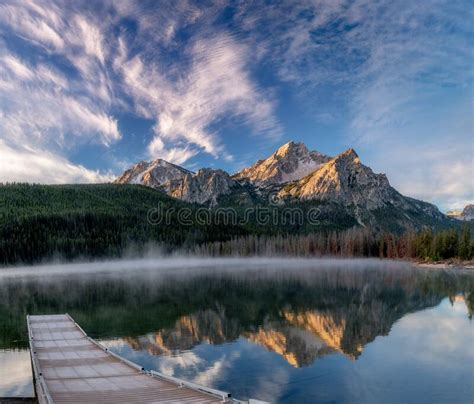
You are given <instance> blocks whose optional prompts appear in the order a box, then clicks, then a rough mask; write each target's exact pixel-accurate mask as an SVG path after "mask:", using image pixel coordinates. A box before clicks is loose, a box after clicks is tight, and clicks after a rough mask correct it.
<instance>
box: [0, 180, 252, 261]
mask: <svg viewBox="0 0 474 404" xmlns="http://www.w3.org/2000/svg"><path fill="white" fill-rule="evenodd" d="M158 206H161V207H162V208H163V209H164V210H167V211H170V212H172V209H173V208H174V209H175V211H177V210H178V209H179V208H180V207H184V206H188V204H186V203H183V202H180V201H177V200H175V199H172V198H170V197H168V196H166V195H164V194H163V193H161V192H159V191H156V190H154V189H150V188H147V187H144V186H140V185H112V184H97V185H58V186H55V185H50V186H44V185H27V184H13V185H3V186H0V264H3V265H5V264H13V263H19V262H24V263H32V262H37V261H39V260H43V259H51V258H53V257H58V258H65V259H72V258H78V257H113V256H120V255H121V254H122V253H124V251H125V250H126V249H127V248H129V249H130V248H133V249H137V251H138V252H139V251H140V249H141V248H142V247H143V246H144V245H145V244H146V243H148V242H155V243H160V245H162V247H163V248H165V249H166V248H171V247H173V246H181V245H185V244H186V243H191V242H192V243H195V242H206V241H207V242H209V241H213V240H226V239H230V238H231V237H232V236H236V235H241V234H245V233H244V232H243V230H242V229H240V228H238V227H237V226H224V225H219V224H206V225H199V224H197V223H194V224H193V225H191V226H183V225H179V223H178V221H177V220H175V219H176V213H175V214H173V213H171V216H172V220H170V222H169V223H158V224H153V225H152V224H150V223H149V222H148V220H147V214H148V212H149V210H150V209H152V208H155V207H158Z"/></svg>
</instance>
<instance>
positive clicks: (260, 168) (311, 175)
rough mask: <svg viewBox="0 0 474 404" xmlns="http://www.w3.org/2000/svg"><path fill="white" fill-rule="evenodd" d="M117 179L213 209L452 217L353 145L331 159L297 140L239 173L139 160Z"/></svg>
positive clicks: (413, 219) (374, 220)
mask: <svg viewBox="0 0 474 404" xmlns="http://www.w3.org/2000/svg"><path fill="white" fill-rule="evenodd" d="M157 162H158V163H157ZM168 171H169V172H168ZM115 183H119V184H120V183H122V184H123V183H140V184H142V185H146V186H150V187H152V188H155V189H158V190H161V191H163V192H165V193H167V194H168V195H169V196H172V197H174V198H177V199H180V200H183V201H185V202H190V203H196V204H200V205H204V206H208V207H216V206H224V205H225V206H229V205H230V206H234V205H239V206H240V205H248V204H252V203H255V201H257V202H258V203H259V204H269V203H270V204H271V203H272V201H273V200H275V199H276V200H277V201H278V203H280V204H287V205H290V204H293V205H294V204H295V203H296V204H298V203H305V204H308V203H309V204H312V205H314V206H322V207H323V209H325V211H326V213H330V211H331V209H333V210H335V212H336V211H338V212H339V211H340V210H341V209H342V210H344V211H345V212H346V213H347V214H349V215H350V216H352V217H353V218H354V220H355V221H356V222H357V223H358V224H359V225H361V226H366V225H372V226H373V225H377V224H380V221H381V220H382V219H381V216H383V215H385V216H390V215H391V213H390V212H391V211H393V215H392V216H393V217H396V218H397V219H396V221H397V222H398V225H399V226H400V227H402V228H405V229H406V228H410V227H415V228H418V227H420V225H421V226H422V225H423V223H429V222H431V221H432V220H445V219H447V218H446V216H445V215H444V214H442V213H441V212H440V211H439V209H438V208H437V207H436V206H435V205H432V204H430V203H428V202H424V201H419V200H416V199H414V198H410V197H406V196H403V195H402V194H400V193H399V192H398V191H397V190H396V189H395V188H393V187H392V186H391V185H390V182H389V180H388V178H387V176H386V175H385V174H380V173H379V174H378V173H374V172H373V170H372V169H371V168H370V167H368V166H366V165H364V164H362V162H361V159H360V157H359V155H358V154H357V152H356V151H355V150H354V149H353V148H349V149H347V150H345V151H343V152H341V153H339V154H338V155H336V156H334V157H330V156H327V155H324V154H322V153H320V152H318V151H310V150H308V148H307V147H306V146H305V145H304V144H303V143H297V142H294V141H290V142H288V143H286V144H284V145H283V146H281V147H279V148H278V149H277V150H276V151H275V152H274V153H273V154H272V155H270V156H269V157H267V158H266V159H262V160H258V161H257V162H255V163H254V164H252V165H251V166H249V167H247V168H244V169H242V170H240V171H238V172H237V173H235V174H234V175H230V174H229V173H227V172H226V171H224V170H220V169H211V168H203V169H200V170H199V171H197V172H192V171H189V170H186V169H184V168H182V167H179V166H176V165H174V164H172V163H168V162H166V161H164V160H160V159H158V160H154V161H153V162H150V163H146V162H140V163H138V164H136V165H135V166H133V167H132V168H130V169H129V170H127V171H125V172H124V173H123V174H122V175H121V176H120V177H118V178H117V179H116V181H115Z"/></svg>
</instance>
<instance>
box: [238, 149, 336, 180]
mask: <svg viewBox="0 0 474 404" xmlns="http://www.w3.org/2000/svg"><path fill="white" fill-rule="evenodd" d="M329 160H331V158H330V157H328V156H325V155H323V154H321V153H319V152H317V151H309V150H308V148H307V147H306V146H305V145H304V144H303V143H295V142H289V143H287V144H285V145H283V146H281V147H280V148H279V149H278V150H277V151H276V152H275V153H273V154H272V155H271V156H270V157H268V158H266V159H265V160H259V161H257V162H256V163H255V164H253V165H252V166H250V167H248V168H244V169H243V170H241V171H239V172H238V173H237V174H235V176H234V177H235V178H237V179H247V180H249V181H250V182H252V183H254V184H256V185H259V186H262V185H270V184H283V183H285V182H288V181H295V180H299V179H300V178H303V177H305V176H306V175H308V174H309V173H311V172H313V171H314V170H316V169H317V168H318V167H320V166H321V165H322V164H324V163H326V162H328V161H329Z"/></svg>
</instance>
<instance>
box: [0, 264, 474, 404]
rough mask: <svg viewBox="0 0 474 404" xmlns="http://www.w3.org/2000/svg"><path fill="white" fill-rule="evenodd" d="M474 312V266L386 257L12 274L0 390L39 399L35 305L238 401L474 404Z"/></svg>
mask: <svg viewBox="0 0 474 404" xmlns="http://www.w3.org/2000/svg"><path fill="white" fill-rule="evenodd" d="M65 271H67V272H65ZM473 307H474V276H473V275H470V274H459V273H455V272H452V271H451V272H438V271H436V272H435V271H421V270H413V269H411V268H409V267H408V266H406V265H404V264H400V263H386V262H383V263H382V262H380V261H362V260H360V261H322V260H320V261H284V260H268V261H259V260H250V261H246V260H242V261H238V260H230V261H225V260H221V261H215V262H213V263H209V262H208V261H202V262H200V261H193V262H192V263H191V262H189V263H186V261H177V262H174V263H172V262H171V261H170V262H161V261H160V262H156V261H155V262H152V261H148V262H147V263H146V264H135V263H133V262H122V263H120V264H119V265H115V264H102V265H98V266H94V265H79V266H55V267H49V268H35V269H34V270H24V269H18V270H2V271H1V272H0V396H29V395H32V394H33V389H32V384H31V367H30V359H29V353H28V351H27V346H28V342H27V334H26V321H25V317H26V314H27V313H30V314H40V313H41V314H45V313H64V312H68V313H70V314H71V315H72V316H73V317H74V318H75V320H76V321H77V322H78V323H79V324H81V326H83V328H84V329H85V331H86V332H87V333H88V334H89V335H90V336H92V337H94V338H97V339H99V340H100V341H101V342H102V343H104V344H105V345H107V346H109V347H110V348H111V349H112V350H113V351H115V352H117V353H119V354H120V355H122V356H124V357H126V358H128V359H130V360H132V361H133V362H136V363H139V364H140V365H142V366H144V367H145V368H147V369H154V370H157V371H160V372H163V373H166V374H169V375H173V376H177V377H180V378H184V379H187V380H190V381H193V382H196V383H200V384H204V385H207V386H211V387H215V388H218V389H221V390H225V391H230V392H231V393H232V394H233V396H234V397H237V398H240V399H247V398H249V397H251V398H257V399H261V400H267V401H271V402H281V403H304V402H308V403H310V402H315V403H316V402H322V403H381V402H384V403H400V402H405V403H419V402H431V403H448V402H449V403H469V402H472V397H474V326H473V320H472V319H471V317H472V312H473Z"/></svg>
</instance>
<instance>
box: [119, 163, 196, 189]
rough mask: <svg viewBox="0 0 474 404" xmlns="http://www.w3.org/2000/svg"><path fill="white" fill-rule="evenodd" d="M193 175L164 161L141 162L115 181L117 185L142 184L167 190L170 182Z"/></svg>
mask: <svg viewBox="0 0 474 404" xmlns="http://www.w3.org/2000/svg"><path fill="white" fill-rule="evenodd" d="M188 174H192V172H191V171H188V170H186V169H184V168H182V167H179V166H177V165H175V164H172V163H169V162H167V161H165V160H162V159H156V160H153V161H150V162H146V161H141V162H140V163H138V164H135V165H134V166H133V167H131V168H130V169H128V170H126V171H125V172H124V173H123V174H122V175H121V176H120V177H118V178H117V179H116V180H115V183H117V184H141V185H146V186H148V187H151V188H163V189H165V190H166V189H167V185H168V184H169V182H170V181H173V180H177V179H179V178H183V177H184V176H186V175H188Z"/></svg>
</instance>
